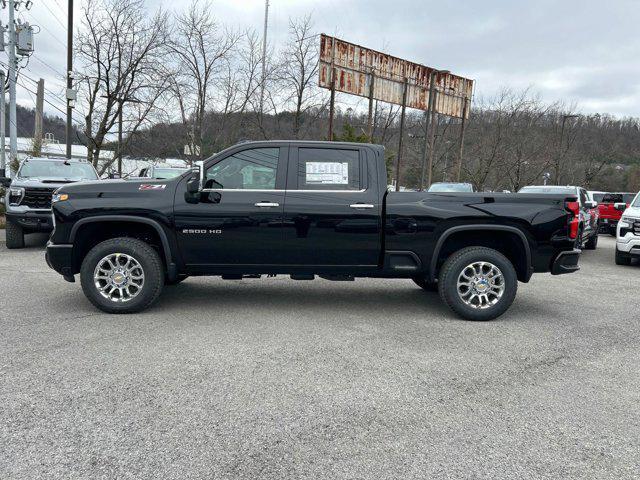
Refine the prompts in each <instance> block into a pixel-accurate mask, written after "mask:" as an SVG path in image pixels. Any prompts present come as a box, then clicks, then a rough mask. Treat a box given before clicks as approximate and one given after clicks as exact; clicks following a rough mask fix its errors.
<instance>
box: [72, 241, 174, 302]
mask: <svg viewBox="0 0 640 480" xmlns="http://www.w3.org/2000/svg"><path fill="white" fill-rule="evenodd" d="M80 282H81V284H82V291H83V292H84V294H85V295H86V297H87V298H88V299H89V301H90V302H91V303H93V304H94V305H95V306H96V307H98V308H99V309H100V310H102V311H105V312H107V313H135V312H139V311H141V310H144V309H146V308H148V307H149V306H151V304H153V303H154V302H155V301H156V300H157V299H158V296H160V292H162V287H163V286H164V268H163V265H162V260H160V256H159V255H158V252H156V251H155V250H154V249H153V248H152V247H151V246H149V245H148V244H147V243H145V242H143V241H141V240H137V239H135V238H128V237H120V238H113V239H110V240H105V241H104V242H101V243H99V244H98V245H96V246H95V247H93V248H92V249H91V250H90V251H89V253H87V255H86V257H84V260H83V261H82V266H81V268H80Z"/></svg>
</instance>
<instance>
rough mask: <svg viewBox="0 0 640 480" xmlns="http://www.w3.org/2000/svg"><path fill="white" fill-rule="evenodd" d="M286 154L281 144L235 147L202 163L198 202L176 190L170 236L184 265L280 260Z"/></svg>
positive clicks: (207, 267)
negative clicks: (172, 227) (171, 234)
mask: <svg viewBox="0 0 640 480" xmlns="http://www.w3.org/2000/svg"><path fill="white" fill-rule="evenodd" d="M287 154H288V148H287V146H286V145H285V144H282V145H278V144H273V143H271V144H269V145H268V146H264V147H253V146H252V147H251V148H247V147H246V146H245V147H244V148H243V147H242V146H240V147H238V148H236V149H234V150H231V151H230V152H229V153H228V154H227V155H225V156H224V157H222V158H214V159H212V160H210V161H206V162H205V164H204V166H203V168H204V169H205V170H204V190H203V192H202V194H201V201H200V202H199V203H196V204H191V203H187V202H186V201H185V199H184V191H185V188H186V187H184V186H183V187H182V188H181V189H178V192H177V194H176V200H175V211H174V213H175V225H176V235H177V238H178V243H179V245H180V249H181V253H182V258H183V260H184V262H185V263H186V264H187V265H188V266H189V267H191V268H193V267H200V269H202V270H204V271H210V270H216V268H215V267H216V266H218V267H220V266H226V267H236V266H242V265H253V266H255V265H270V264H271V265H273V264H276V265H277V264H280V263H281V260H282V259H281V257H280V256H279V252H281V249H280V248H279V247H280V244H281V242H282V235H283V233H282V215H283V208H284V185H285V177H286V167H287V156H288V155H287ZM183 183H186V182H183Z"/></svg>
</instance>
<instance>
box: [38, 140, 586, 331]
mask: <svg viewBox="0 0 640 480" xmlns="http://www.w3.org/2000/svg"><path fill="white" fill-rule="evenodd" d="M576 201H577V198H576V197H575V196H572V195H540V194H517V195H516V194H495V193H482V192H477V193H426V192H399V193H395V192H389V191H387V173H386V167H385V160H384V148H383V147H381V146H378V145H370V144H352V143H338V142H302V141H267V142H247V143H242V144H239V145H236V146H233V147H231V148H228V149H227V150H224V151H222V152H220V153H218V154H216V155H214V156H213V157H211V158H208V159H207V160H205V161H204V163H203V167H202V168H200V169H198V170H197V171H196V170H193V171H188V172H186V173H184V174H183V175H181V176H178V177H176V178H172V179H167V180H161V181H160V180H141V179H137V180H135V181H132V180H130V181H126V180H114V181H102V182H88V183H82V184H77V185H69V186H64V187H61V188H60V189H58V190H57V191H56V192H55V194H54V197H53V213H54V220H55V230H54V232H53V233H52V235H51V239H50V241H49V243H48V245H47V254H46V258H47V262H48V264H49V266H50V267H51V268H53V269H54V270H56V271H57V272H59V273H60V274H62V275H63V276H64V278H65V279H66V280H68V281H74V278H75V277H74V275H75V274H78V273H79V274H80V281H81V284H82V288H83V290H84V293H85V295H86V296H87V297H88V298H89V300H90V301H91V302H92V303H93V304H94V305H95V306H96V307H98V308H100V309H102V310H104V311H107V312H113V313H129V312H137V311H140V310H143V309H145V308H147V307H149V306H150V305H151V304H152V303H153V302H154V301H155V300H156V299H157V298H158V296H159V295H160V292H161V291H162V289H163V287H164V285H170V284H175V283H177V282H180V281H182V280H183V279H185V278H186V277H188V276H199V275H219V276H221V277H222V278H223V279H242V278H246V277H252V278H255V277H257V276H259V275H274V274H287V275H290V276H291V278H292V279H295V280H310V279H313V278H315V276H319V277H321V278H324V279H328V280H335V281H349V280H353V279H354V278H355V277H377V278H406V279H412V280H413V281H414V282H415V283H416V284H417V285H418V286H420V287H422V288H423V289H425V290H433V291H435V290H438V291H439V293H440V296H441V298H442V299H443V300H444V301H445V302H446V303H447V304H448V305H449V306H450V307H451V308H452V309H453V310H454V311H455V312H456V313H458V314H459V315H460V316H462V317H464V318H466V319H471V320H489V319H493V318H495V317H497V316H499V315H501V314H502V313H504V312H505V311H506V310H507V309H508V308H509V306H510V305H511V303H512V302H513V300H514V297H515V295H516V290H517V284H518V281H521V282H527V281H528V280H529V279H530V278H531V275H532V274H533V273H534V272H551V273H552V274H561V273H570V272H574V271H576V270H578V258H579V255H580V250H578V249H576V248H575V246H576V236H577V232H578V224H577V223H578V219H577V217H576V214H575V212H576V209H575V208H574V207H575V205H576V203H575V202H576Z"/></svg>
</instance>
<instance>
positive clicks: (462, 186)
mask: <svg viewBox="0 0 640 480" xmlns="http://www.w3.org/2000/svg"><path fill="white" fill-rule="evenodd" d="M427 192H473V187H472V186H471V184H470V183H434V184H433V185H431V186H430V187H429V190H427Z"/></svg>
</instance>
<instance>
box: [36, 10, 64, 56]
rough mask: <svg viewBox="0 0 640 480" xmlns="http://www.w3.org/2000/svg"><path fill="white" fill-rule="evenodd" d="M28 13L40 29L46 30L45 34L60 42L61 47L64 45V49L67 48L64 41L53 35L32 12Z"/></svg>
mask: <svg viewBox="0 0 640 480" xmlns="http://www.w3.org/2000/svg"><path fill="white" fill-rule="evenodd" d="M27 13H28V14H29V16H30V17H31V19H32V20H33V21H34V22H35V25H36V26H37V27H39V28H42V29H44V31H45V32H47V33H48V34H49V35H51V37H52V38H53V39H54V40H55V41H56V42H58V43H59V44H60V45H62V46H63V47H64V48H67V46H66V45H65V44H64V43H62V41H61V40H60V39H59V38H58V36H57V35H56V34H55V33H53V32H52V31H51V30H49V29H48V28H47V27H46V26H45V25H44V24H43V22H40V21H39V20H38V19H37V18H36V17H35V16H34V15H33V13H32V12H31V10H28V11H27Z"/></svg>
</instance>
